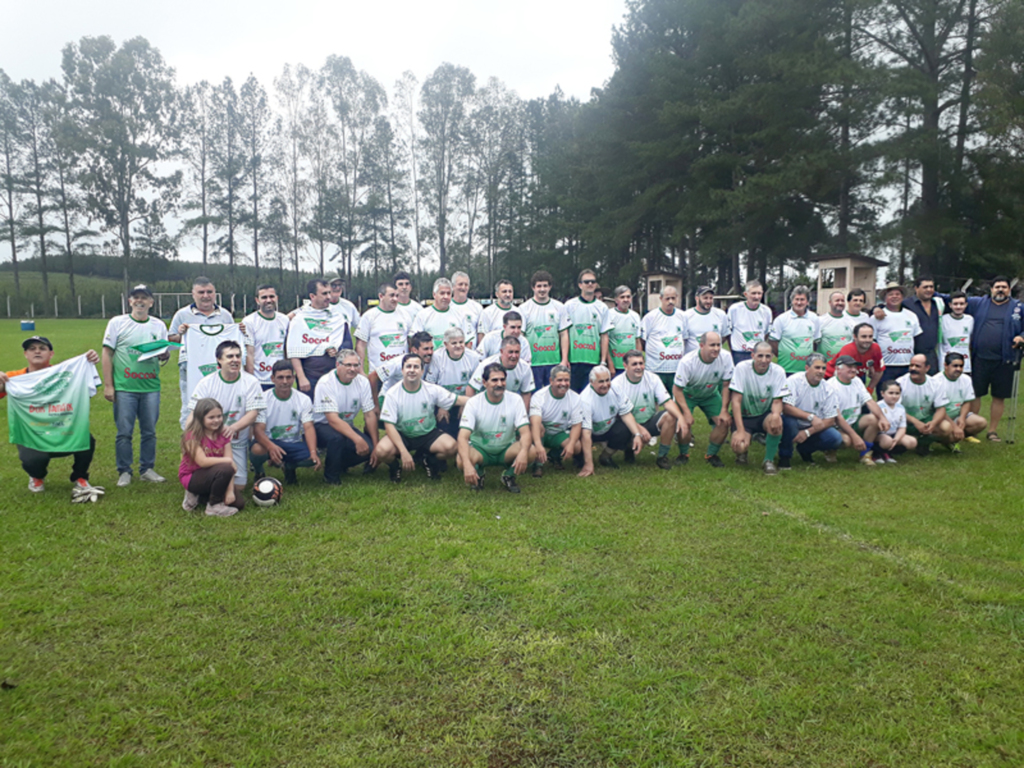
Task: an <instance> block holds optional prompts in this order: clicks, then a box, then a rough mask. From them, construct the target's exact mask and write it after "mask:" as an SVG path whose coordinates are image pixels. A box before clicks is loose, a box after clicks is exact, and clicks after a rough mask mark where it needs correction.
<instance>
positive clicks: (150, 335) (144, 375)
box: [103, 285, 170, 488]
mask: <svg viewBox="0 0 1024 768" xmlns="http://www.w3.org/2000/svg"><path fill="white" fill-rule="evenodd" d="M128 303H129V305H130V306H131V308H132V311H131V312H130V313H129V314H127V315H118V316H117V317H114V318H111V320H110V322H109V323H107V330H106V333H104V334H103V396H104V397H105V398H106V399H107V400H109V401H110V402H112V403H113V404H114V422H115V423H116V424H117V441H116V443H115V446H114V452H115V457H116V460H117V487H118V488H124V487H126V486H128V485H130V484H131V482H132V432H133V431H134V429H135V421H136V420H138V422H139V436H140V438H141V444H140V445H139V477H140V478H142V479H143V480H145V481H146V482H147V483H162V482H163V481H164V478H163V477H161V476H160V475H158V474H157V472H156V470H155V469H153V467H154V465H155V464H156V422H157V420H158V419H159V418H160V362H161V361H166V360H167V359H168V358H169V357H170V354H169V353H168V352H166V351H165V352H164V353H163V354H162V355H159V356H158V357H150V358H149V359H148V360H143V361H142V362H139V356H140V355H142V354H143V350H140V349H138V347H139V346H140V345H144V344H150V343H152V342H154V341H166V340H167V329H166V328H165V327H164V324H163V323H162V322H160V320H158V319H157V318H155V317H150V316H149V310H150V309H151V308H152V307H153V294H152V292H151V291H150V290H149V288H147V287H146V286H144V285H137V286H135V287H134V288H132V290H131V292H130V293H129V294H128Z"/></svg>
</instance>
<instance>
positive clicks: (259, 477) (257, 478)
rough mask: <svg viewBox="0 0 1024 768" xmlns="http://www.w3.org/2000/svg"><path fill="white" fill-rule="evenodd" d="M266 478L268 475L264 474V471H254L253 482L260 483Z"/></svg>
mask: <svg viewBox="0 0 1024 768" xmlns="http://www.w3.org/2000/svg"><path fill="white" fill-rule="evenodd" d="M266 476H267V473H266V472H264V471H263V470H262V469H260V470H255V469H254V470H253V472H252V481H253V482H254V483H258V482H259V481H260V480H262V479H263V478H264V477H266Z"/></svg>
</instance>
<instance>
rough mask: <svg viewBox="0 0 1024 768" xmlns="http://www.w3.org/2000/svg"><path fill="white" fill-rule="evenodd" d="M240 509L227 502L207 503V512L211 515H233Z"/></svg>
mask: <svg viewBox="0 0 1024 768" xmlns="http://www.w3.org/2000/svg"><path fill="white" fill-rule="evenodd" d="M237 511H238V510H237V509H235V508H234V507H229V506H228V505H227V504H207V505H206V514H208V515H210V516H211V517H231V516H232V515H233V514H235V513H236V512H237Z"/></svg>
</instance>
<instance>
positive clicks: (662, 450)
mask: <svg viewBox="0 0 1024 768" xmlns="http://www.w3.org/2000/svg"><path fill="white" fill-rule="evenodd" d="M668 448H669V447H668V446H667V445H662V444H661V443H658V458H659V459H660V458H661V457H662V456H668Z"/></svg>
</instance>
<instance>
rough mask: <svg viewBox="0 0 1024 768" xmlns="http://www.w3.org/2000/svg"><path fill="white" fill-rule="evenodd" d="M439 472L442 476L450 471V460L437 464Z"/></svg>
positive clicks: (442, 460)
mask: <svg viewBox="0 0 1024 768" xmlns="http://www.w3.org/2000/svg"><path fill="white" fill-rule="evenodd" d="M437 471H438V472H441V473H442V474H443V473H445V472H447V471H448V459H441V460H440V461H439V462H437Z"/></svg>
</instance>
